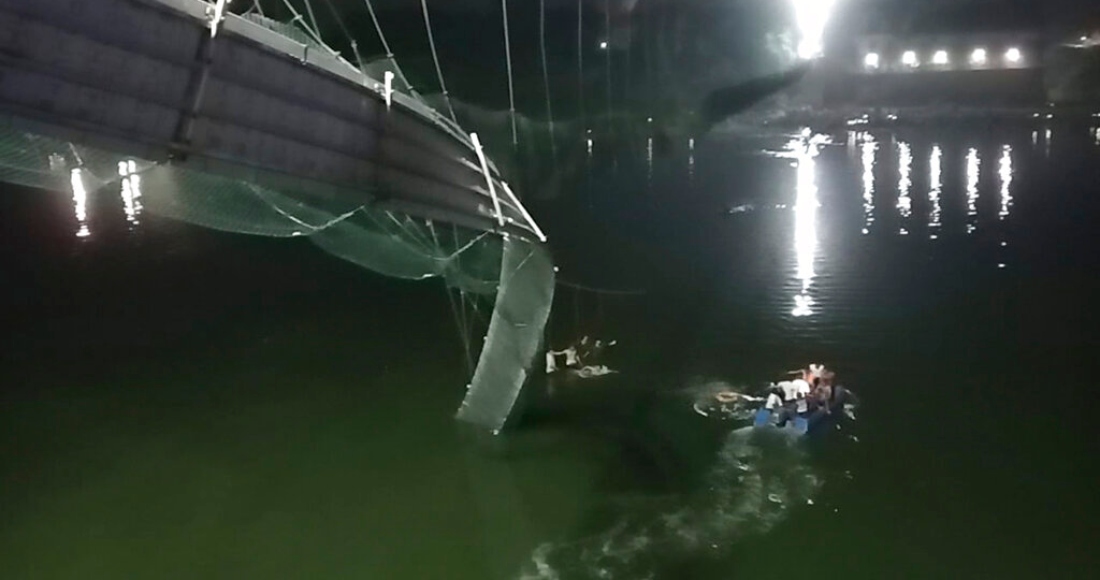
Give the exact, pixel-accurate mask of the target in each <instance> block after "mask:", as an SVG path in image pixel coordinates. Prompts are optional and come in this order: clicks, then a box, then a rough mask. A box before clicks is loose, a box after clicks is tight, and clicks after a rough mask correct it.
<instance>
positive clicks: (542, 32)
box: [539, 0, 558, 169]
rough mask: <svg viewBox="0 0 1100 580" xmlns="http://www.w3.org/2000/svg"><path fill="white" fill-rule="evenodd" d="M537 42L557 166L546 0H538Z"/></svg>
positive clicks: (551, 144)
mask: <svg viewBox="0 0 1100 580" xmlns="http://www.w3.org/2000/svg"><path fill="white" fill-rule="evenodd" d="M539 44H540V45H541V47H542V84H543V86H544V87H545V88H546V118H547V121H548V122H549V127H548V128H549V131H550V156H551V157H553V159H554V167H555V169H556V168H557V166H558V145H557V143H555V138H554V109H553V108H552V107H551V106H550V68H549V66H548V65H547V64H546V0H539Z"/></svg>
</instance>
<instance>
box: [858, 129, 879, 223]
mask: <svg viewBox="0 0 1100 580" xmlns="http://www.w3.org/2000/svg"><path fill="white" fill-rule="evenodd" d="M861 149H862V151H863V153H862V156H861V158H860V159H861V162H862V166H863V233H864V234H865V235H866V234H869V233H870V232H871V224H872V223H874V221H875V216H874V213H875V153H876V152H877V151H878V143H875V139H874V137H872V136H871V134H870V133H867V134H865V135H864V136H863V145H862V146H861Z"/></svg>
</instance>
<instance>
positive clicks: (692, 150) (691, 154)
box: [688, 139, 695, 181]
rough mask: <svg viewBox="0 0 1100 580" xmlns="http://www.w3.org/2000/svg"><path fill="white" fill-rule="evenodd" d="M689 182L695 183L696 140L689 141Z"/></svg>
mask: <svg viewBox="0 0 1100 580" xmlns="http://www.w3.org/2000/svg"><path fill="white" fill-rule="evenodd" d="M688 180H689V181H695V139H688Z"/></svg>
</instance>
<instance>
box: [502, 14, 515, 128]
mask: <svg viewBox="0 0 1100 580" xmlns="http://www.w3.org/2000/svg"><path fill="white" fill-rule="evenodd" d="M500 6H501V9H502V10H503V11H504V55H505V58H506V59H507V62H508V110H509V111H511V113H512V147H518V146H519V133H518V132H517V130H516V90H515V87H514V86H513V83H512V39H511V36H510V34H509V33H508V0H500Z"/></svg>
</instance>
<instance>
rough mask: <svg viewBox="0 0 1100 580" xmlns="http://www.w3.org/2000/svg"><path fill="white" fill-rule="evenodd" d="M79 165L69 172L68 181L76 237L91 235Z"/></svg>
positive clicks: (86, 198) (86, 195)
mask: <svg viewBox="0 0 1100 580" xmlns="http://www.w3.org/2000/svg"><path fill="white" fill-rule="evenodd" d="M81 174H82V171H81V169H80V168H79V167H77V168H74V169H73V170H72V171H71V172H70V174H69V183H71V184H72V188H73V214H74V215H76V222H77V226H78V228H77V230H76V237H78V238H87V237H89V236H91V235H92V232H91V230H89V229H88V190H87V189H86V188H85V187H84V179H83V176H82V175H81Z"/></svg>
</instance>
